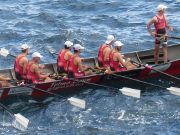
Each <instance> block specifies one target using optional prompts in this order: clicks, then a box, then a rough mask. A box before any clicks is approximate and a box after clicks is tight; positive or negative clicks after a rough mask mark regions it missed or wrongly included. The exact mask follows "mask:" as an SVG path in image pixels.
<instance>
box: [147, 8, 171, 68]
mask: <svg viewBox="0 0 180 135" xmlns="http://www.w3.org/2000/svg"><path fill="white" fill-rule="evenodd" d="M166 8H167V7H166V6H164V5H158V7H157V14H156V15H155V16H154V17H153V18H152V19H151V20H150V21H149V23H148V24H147V29H148V31H149V33H150V34H151V35H152V36H154V37H155V50H154V61H155V64H158V59H159V46H160V44H162V49H163V53H164V57H163V59H164V63H166V62H167V61H168V52H167V31H166V28H168V29H169V30H170V31H173V28H172V27H171V26H169V24H168V22H167V17H166V15H165V10H166ZM152 24H154V27H155V32H153V31H152V30H151V25H152Z"/></svg>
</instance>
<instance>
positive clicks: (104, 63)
mask: <svg viewBox="0 0 180 135" xmlns="http://www.w3.org/2000/svg"><path fill="white" fill-rule="evenodd" d="M113 41H114V36H113V35H108V37H107V40H106V42H105V44H103V45H102V46H101V47H100V49H99V53H98V63H99V66H100V67H109V53H110V51H111V45H112V44H113Z"/></svg>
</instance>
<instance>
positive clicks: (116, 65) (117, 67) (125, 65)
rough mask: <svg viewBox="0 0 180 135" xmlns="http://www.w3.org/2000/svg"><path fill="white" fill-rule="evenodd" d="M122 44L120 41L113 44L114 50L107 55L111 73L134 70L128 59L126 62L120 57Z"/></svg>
mask: <svg viewBox="0 0 180 135" xmlns="http://www.w3.org/2000/svg"><path fill="white" fill-rule="evenodd" d="M122 46H123V44H122V43H121V42H120V41H116V42H114V49H112V50H111V52H110V55H109V60H110V68H111V70H112V71H116V72H121V71H125V70H131V69H134V68H135V66H134V65H132V64H131V63H130V58H127V59H126V60H125V59H124V58H123V55H121V52H120V51H121V49H122Z"/></svg>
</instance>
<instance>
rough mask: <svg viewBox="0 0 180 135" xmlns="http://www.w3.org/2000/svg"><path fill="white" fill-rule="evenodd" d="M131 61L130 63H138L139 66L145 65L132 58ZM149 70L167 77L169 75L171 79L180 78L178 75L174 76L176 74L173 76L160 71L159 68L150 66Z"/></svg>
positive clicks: (179, 79)
mask: <svg viewBox="0 0 180 135" xmlns="http://www.w3.org/2000/svg"><path fill="white" fill-rule="evenodd" d="M131 63H132V64H133V63H135V64H137V65H139V66H143V67H147V66H146V65H144V64H143V63H138V62H136V61H133V60H131ZM151 70H153V71H155V72H157V73H160V74H163V75H166V76H168V77H171V78H173V79H176V80H178V81H180V78H178V77H176V76H173V75H170V74H167V73H165V72H162V71H160V70H157V69H154V68H153V67H151Z"/></svg>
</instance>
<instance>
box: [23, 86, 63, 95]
mask: <svg viewBox="0 0 180 135" xmlns="http://www.w3.org/2000/svg"><path fill="white" fill-rule="evenodd" d="M24 87H28V88H31V89H36V90H38V91H41V92H44V93H47V94H50V95H53V96H60V95H58V94H55V93H52V92H49V91H45V90H43V89H40V88H36V87H32V86H29V85H25V86H24ZM60 97H62V96H60Z"/></svg>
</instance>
